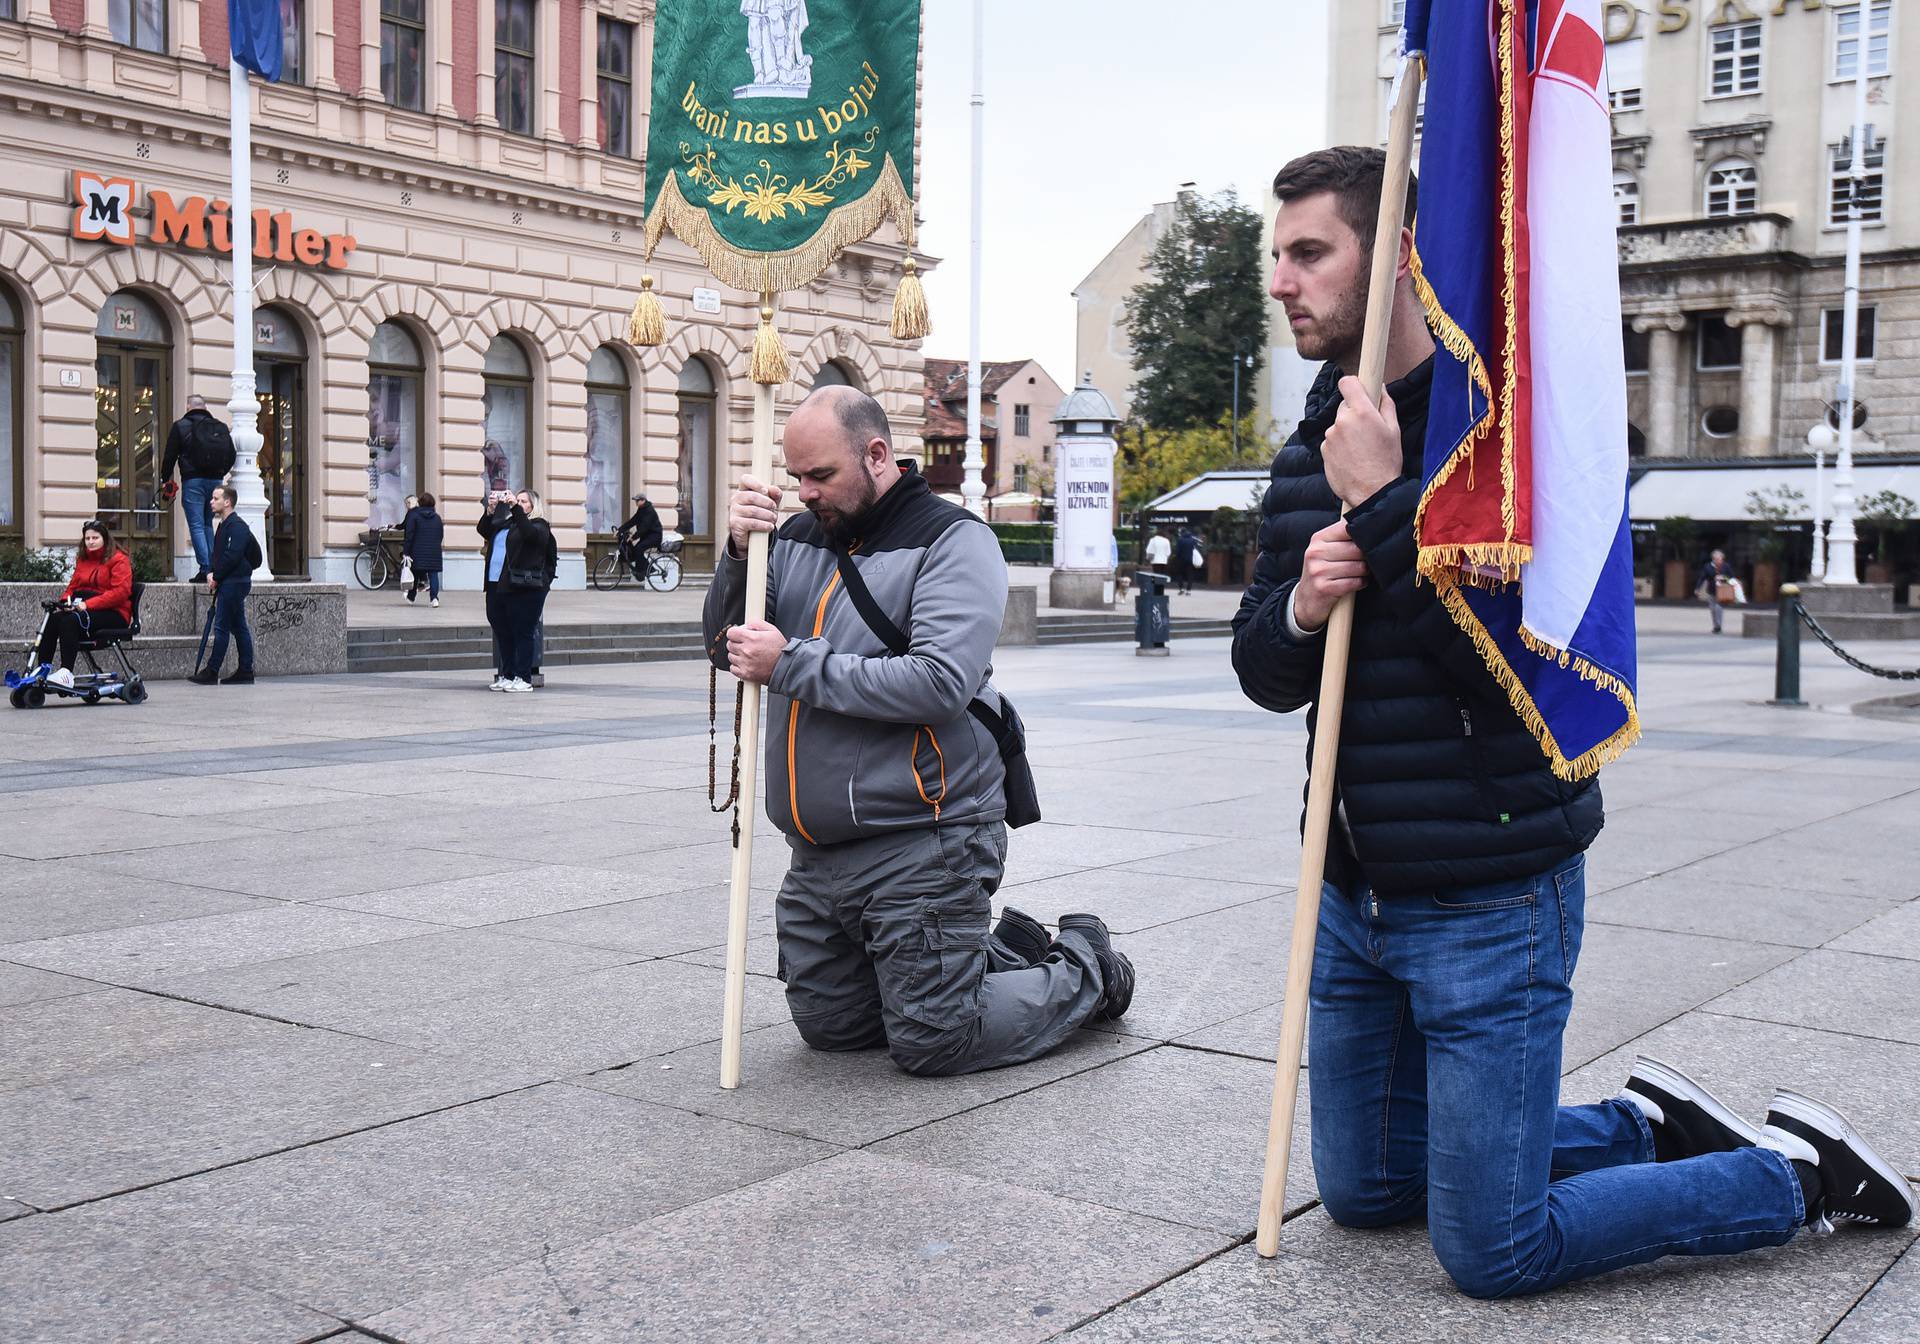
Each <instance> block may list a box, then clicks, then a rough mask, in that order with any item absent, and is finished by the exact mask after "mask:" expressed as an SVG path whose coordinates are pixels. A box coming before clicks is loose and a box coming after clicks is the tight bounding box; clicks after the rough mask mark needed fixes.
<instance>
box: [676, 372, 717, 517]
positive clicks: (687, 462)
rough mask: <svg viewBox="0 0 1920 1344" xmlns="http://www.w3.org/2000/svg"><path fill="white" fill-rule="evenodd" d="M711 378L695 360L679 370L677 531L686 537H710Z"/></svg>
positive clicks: (712, 456)
mask: <svg viewBox="0 0 1920 1344" xmlns="http://www.w3.org/2000/svg"><path fill="white" fill-rule="evenodd" d="M717 400H718V398H717V395H716V393H715V391H714V385H713V374H712V372H711V371H710V370H709V369H708V368H707V366H706V364H705V363H704V362H703V361H701V360H698V359H689V360H688V361H687V362H686V364H685V365H684V366H682V368H681V370H680V391H679V406H678V410H679V420H680V443H679V461H678V465H679V470H678V473H677V477H676V483H677V485H678V489H679V513H680V518H679V529H680V531H681V532H684V533H685V534H686V535H687V536H689V537H700V538H706V537H710V536H712V535H713V464H714V432H713V421H714V408H715V405H716V404H717Z"/></svg>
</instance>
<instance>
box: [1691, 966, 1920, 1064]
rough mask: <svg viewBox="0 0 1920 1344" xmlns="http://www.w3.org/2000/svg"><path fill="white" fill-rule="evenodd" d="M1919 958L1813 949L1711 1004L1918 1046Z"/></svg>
mask: <svg viewBox="0 0 1920 1344" xmlns="http://www.w3.org/2000/svg"><path fill="white" fill-rule="evenodd" d="M1916 1003H1920V962H1915V961H1912V960H1909V959H1906V958H1902V957H1878V956H1866V955H1864V954H1862V953H1859V952H1830V951H1826V950H1815V951H1812V952H1809V953H1807V954H1806V955H1805V956H1803V957H1797V958H1795V959H1794V960H1793V961H1792V962H1790V963H1789V964H1787V965H1785V966H1781V967H1779V968H1777V969H1775V970H1773V971H1771V972H1769V973H1768V974H1766V975H1763V976H1761V977H1759V978H1758V979H1756V980H1754V981H1752V982H1751V983H1749V984H1745V985H1742V986H1740V988H1738V989H1735V990H1731V991H1729V992H1728V993H1726V994H1723V995H1721V996H1720V997H1719V998H1717V999H1715V1000H1714V1001H1713V1002H1712V1003H1711V1004H1709V1005H1708V1006H1709V1007H1710V1008H1712V1009H1713V1010H1714V1011H1715V1012H1719V1013H1727V1014H1731V1015H1732V1016H1735V1017H1757V1018H1761V1019H1763V1020H1765V1021H1769V1022H1786V1023H1791V1024H1794V1025H1797V1026H1805V1027H1820V1028H1822V1029H1824V1030H1827V1031H1843V1032H1851V1033H1854V1034H1856V1035H1860V1036H1878V1037H1880V1038H1882V1039H1883V1040H1890V1041H1906V1042H1909V1043H1914V1044H1920V1016H1917V1015H1916V1014H1915V1013H1914V1011H1913V1010H1914V1005H1915V1004H1916Z"/></svg>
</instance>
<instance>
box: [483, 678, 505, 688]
mask: <svg viewBox="0 0 1920 1344" xmlns="http://www.w3.org/2000/svg"><path fill="white" fill-rule="evenodd" d="M487 689H488V690H490V691H504V690H506V689H507V679H506V678H505V677H495V678H494V679H493V680H492V681H490V682H488V683H487Z"/></svg>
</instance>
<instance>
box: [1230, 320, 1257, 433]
mask: <svg viewBox="0 0 1920 1344" xmlns="http://www.w3.org/2000/svg"><path fill="white" fill-rule="evenodd" d="M1243 358H1244V359H1245V360H1246V361H1247V369H1248V371H1249V372H1251V371H1252V369H1253V354H1252V352H1251V351H1249V350H1248V349H1247V338H1246V337H1245V336H1242V337H1241V338H1240V339H1239V340H1237V341H1235V342H1234V343H1233V460H1234V462H1235V464H1236V465H1237V464H1238V463H1239V461H1240V361H1241V360H1242V359H1243Z"/></svg>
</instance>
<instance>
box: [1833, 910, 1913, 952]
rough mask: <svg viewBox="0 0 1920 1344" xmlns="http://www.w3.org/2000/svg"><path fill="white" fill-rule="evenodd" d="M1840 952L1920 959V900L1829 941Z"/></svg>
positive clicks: (1878, 916) (1877, 917) (1879, 916)
mask: <svg viewBox="0 0 1920 1344" xmlns="http://www.w3.org/2000/svg"><path fill="white" fill-rule="evenodd" d="M1828 946H1829V947H1832V948H1833V949H1834V950H1836V951H1839V952H1865V953H1868V954H1870V955H1872V956H1877V957H1905V958H1907V959H1908V960H1909V961H1920V901H1908V902H1907V903H1906V904H1905V905H1902V906H1898V907H1896V908H1895V909H1892V910H1889V911H1887V912H1886V913H1885V914H1883V915H1877V916H1875V917H1874V918H1873V919H1870V920H1868V921H1867V922H1866V923H1864V924H1860V925H1858V926H1856V927H1855V928H1854V929H1852V930H1851V931H1850V932H1848V933H1847V934H1845V935H1844V936H1842V937H1839V938H1835V939H1834V940H1833V941H1832V942H1831V943H1830V944H1828Z"/></svg>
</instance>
